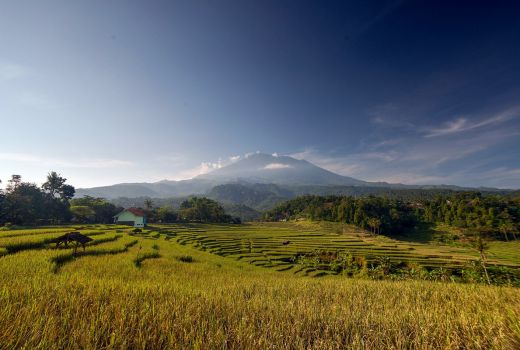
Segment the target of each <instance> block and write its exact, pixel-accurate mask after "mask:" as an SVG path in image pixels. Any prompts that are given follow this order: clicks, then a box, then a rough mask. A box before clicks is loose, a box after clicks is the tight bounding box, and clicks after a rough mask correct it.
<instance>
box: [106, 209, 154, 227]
mask: <svg viewBox="0 0 520 350" xmlns="http://www.w3.org/2000/svg"><path fill="white" fill-rule="evenodd" d="M114 224H119V225H130V226H133V227H145V226H146V215H145V213H144V212H143V211H142V210H141V209H139V208H128V209H125V210H123V211H122V212H120V213H119V214H117V215H116V216H114Z"/></svg>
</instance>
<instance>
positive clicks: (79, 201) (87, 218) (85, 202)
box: [70, 196, 123, 224]
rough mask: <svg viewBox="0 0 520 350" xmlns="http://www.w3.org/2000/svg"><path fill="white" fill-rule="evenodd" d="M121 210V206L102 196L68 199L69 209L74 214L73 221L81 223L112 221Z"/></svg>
mask: <svg viewBox="0 0 520 350" xmlns="http://www.w3.org/2000/svg"><path fill="white" fill-rule="evenodd" d="M121 210H123V208H121V207H116V206H115V205H114V204H112V203H110V202H109V201H107V200H105V199H103V198H94V197H90V196H85V197H81V198H74V199H72V200H71V201H70V211H71V212H72V214H73V215H74V218H75V220H74V221H76V222H81V223H103V224H109V223H112V222H113V221H114V215H116V214H117V213H119V212H120V211H121Z"/></svg>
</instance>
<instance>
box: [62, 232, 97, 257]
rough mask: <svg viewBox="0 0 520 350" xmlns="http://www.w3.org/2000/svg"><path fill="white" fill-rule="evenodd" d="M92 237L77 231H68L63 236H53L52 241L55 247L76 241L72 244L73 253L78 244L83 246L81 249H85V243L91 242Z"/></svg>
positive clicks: (66, 245)
mask: <svg viewBox="0 0 520 350" xmlns="http://www.w3.org/2000/svg"><path fill="white" fill-rule="evenodd" d="M91 241H92V238H90V237H88V236H85V235H83V234H81V233H79V232H69V233H66V234H64V235H63V236H59V237H58V238H55V239H54V240H53V241H52V242H53V243H56V248H58V247H59V246H60V245H61V244H63V245H65V247H68V246H69V243H74V242H75V243H76V244H75V246H74V254H76V252H77V250H78V246H79V245H81V246H82V247H83V251H84V250H85V244H87V243H88V242H91Z"/></svg>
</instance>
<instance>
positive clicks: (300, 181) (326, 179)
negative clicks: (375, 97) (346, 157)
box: [76, 153, 462, 199]
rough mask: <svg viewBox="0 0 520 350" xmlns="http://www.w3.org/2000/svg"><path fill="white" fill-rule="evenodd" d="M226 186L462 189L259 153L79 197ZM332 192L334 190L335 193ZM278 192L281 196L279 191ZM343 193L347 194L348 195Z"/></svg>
mask: <svg viewBox="0 0 520 350" xmlns="http://www.w3.org/2000/svg"><path fill="white" fill-rule="evenodd" d="M224 184H241V185H243V186H249V187H251V185H254V184H272V185H276V186H278V188H281V189H282V190H284V189H290V191H291V193H297V194H305V193H338V190H337V187H370V188H411V189H414V188H416V189H417V188H423V189H427V188H443V189H462V188H461V187H457V186H448V185H440V186H428V185H425V186H410V185H402V184H389V183H386V182H367V181H362V180H359V179H354V178H351V177H347V176H342V175H338V174H335V173H333V172H331V171H328V170H325V169H323V168H320V167H318V166H316V165H314V164H312V163H310V162H308V161H306V160H298V159H294V158H292V157H289V156H277V155H269V154H263V153H256V154H253V155H250V156H247V157H245V158H243V159H241V160H239V161H236V162H234V163H232V164H230V165H227V166H224V167H222V168H219V169H215V170H213V171H212V172H209V173H207V174H203V175H199V176H196V177H194V178H193V179H191V180H182V181H171V180H163V181H159V182H153V183H146V182H144V183H122V184H115V185H111V186H102V187H93V188H79V189H77V191H76V196H77V197H81V196H85V195H89V196H94V197H104V198H107V199H114V198H119V197H128V198H137V197H152V198H169V197H179V196H188V195H193V194H208V193H210V191H211V190H212V189H213V188H214V187H215V186H218V185H224ZM242 188H243V187H242ZM331 188H334V191H332V190H331ZM264 189H265V187H263V188H255V189H254V190H255V191H258V190H260V191H264ZM235 190H236V191H240V190H241V188H239V187H236V186H235ZM269 192H272V191H269ZM275 192H278V190H277V191H275ZM339 192H342V193H345V191H339ZM276 197H277V198H278V197H279V198H290V197H292V195H289V194H287V193H285V194H283V195H280V194H279V193H276Z"/></svg>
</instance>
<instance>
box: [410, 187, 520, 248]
mask: <svg viewBox="0 0 520 350" xmlns="http://www.w3.org/2000/svg"><path fill="white" fill-rule="evenodd" d="M416 204H417V205H418V206H419V207H418V209H419V210H418V211H417V212H418V213H419V217H420V218H421V219H422V220H424V221H427V222H444V223H446V224H448V225H452V226H455V227H460V228H466V229H469V230H471V231H475V232H476V233H481V234H483V235H487V236H494V237H496V238H499V237H503V239H505V240H508V239H510V238H514V239H516V233H517V232H518V229H519V225H520V198H509V197H505V196H498V195H495V196H482V195H481V194H480V193H475V192H463V193H456V194H453V195H451V196H437V197H435V198H434V199H432V200H429V201H425V202H422V203H416Z"/></svg>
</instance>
